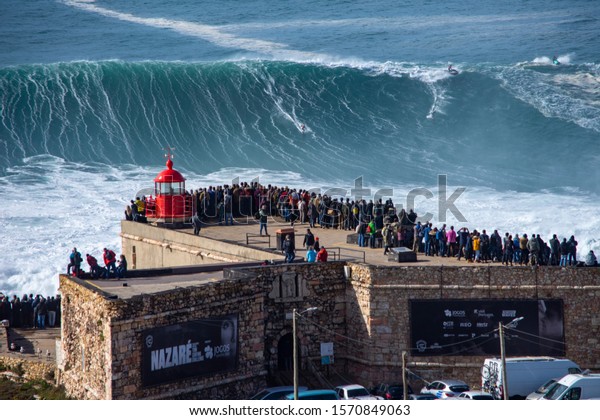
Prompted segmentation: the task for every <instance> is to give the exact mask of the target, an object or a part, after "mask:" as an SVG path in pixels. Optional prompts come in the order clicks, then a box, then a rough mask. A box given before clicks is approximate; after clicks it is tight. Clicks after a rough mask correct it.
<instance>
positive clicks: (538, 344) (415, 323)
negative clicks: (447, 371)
mask: <svg viewBox="0 0 600 420" xmlns="http://www.w3.org/2000/svg"><path fill="white" fill-rule="evenodd" d="M521 317H522V318H523V319H521V320H519V321H518V322H517V323H516V325H515V326H512V327H511V328H505V329H504V331H505V334H504V335H505V349H506V355H507V356H555V357H556V356H564V355H565V345H564V321H563V301H562V300H560V299H550V300H546V299H539V300H537V299H513V300H491V299H490V300H488V299H481V300H411V301H410V321H411V322H410V323H411V355H413V356H472V355H482V356H484V355H498V354H500V341H499V333H498V327H499V324H500V323H502V324H503V325H507V324H509V323H510V322H511V321H513V320H515V319H517V318H521Z"/></svg>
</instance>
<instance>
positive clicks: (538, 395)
mask: <svg viewBox="0 0 600 420" xmlns="http://www.w3.org/2000/svg"><path fill="white" fill-rule="evenodd" d="M559 380H560V378H554V379H549V380H547V381H546V382H544V383H543V384H542V385H541V386H540V387H539V388H538V389H536V390H535V391H533V392H532V393H530V394H529V395H528V396H527V398H525V399H526V400H541V399H542V398H543V397H544V395H545V394H546V392H548V390H549V389H550V388H552V385H554V384H555V383H557V382H558V381H559Z"/></svg>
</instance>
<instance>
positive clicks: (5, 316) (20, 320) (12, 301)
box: [0, 293, 61, 330]
mask: <svg viewBox="0 0 600 420" xmlns="http://www.w3.org/2000/svg"><path fill="white" fill-rule="evenodd" d="M60 299H61V298H60V295H56V297H54V296H48V297H44V296H42V295H39V294H38V295H35V296H34V295H33V293H31V294H29V295H27V294H24V295H23V297H21V298H19V297H18V296H17V295H13V297H12V298H9V297H8V296H4V295H3V294H2V293H0V321H3V320H7V321H8V322H9V326H11V327H14V328H38V329H42V330H43V329H45V328H46V327H49V328H54V327H59V326H60V320H61V314H60Z"/></svg>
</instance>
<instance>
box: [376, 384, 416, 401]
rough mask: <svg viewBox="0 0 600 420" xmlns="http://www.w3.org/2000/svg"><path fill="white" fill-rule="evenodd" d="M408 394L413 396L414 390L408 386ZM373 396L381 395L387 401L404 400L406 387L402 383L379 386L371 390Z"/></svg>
mask: <svg viewBox="0 0 600 420" xmlns="http://www.w3.org/2000/svg"><path fill="white" fill-rule="evenodd" d="M407 389H408V393H409V394H412V393H413V390H412V388H411V387H410V385H408V387H407ZM371 394H373V395H379V396H380V397H383V399H386V400H403V399H404V385H403V384H402V383H391V384H386V383H383V384H379V385H377V386H376V387H374V388H371Z"/></svg>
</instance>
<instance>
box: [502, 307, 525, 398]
mask: <svg viewBox="0 0 600 420" xmlns="http://www.w3.org/2000/svg"><path fill="white" fill-rule="evenodd" d="M522 320H523V317H519V318H515V319H513V320H512V321H510V322H509V323H508V324H506V325H503V324H502V322H500V323H499V325H498V334H499V336H500V359H501V360H502V399H504V400H508V378H507V377H506V350H505V348H504V328H509V329H510V328H514V327H516V325H517V323H518V322H519V321H522Z"/></svg>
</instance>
